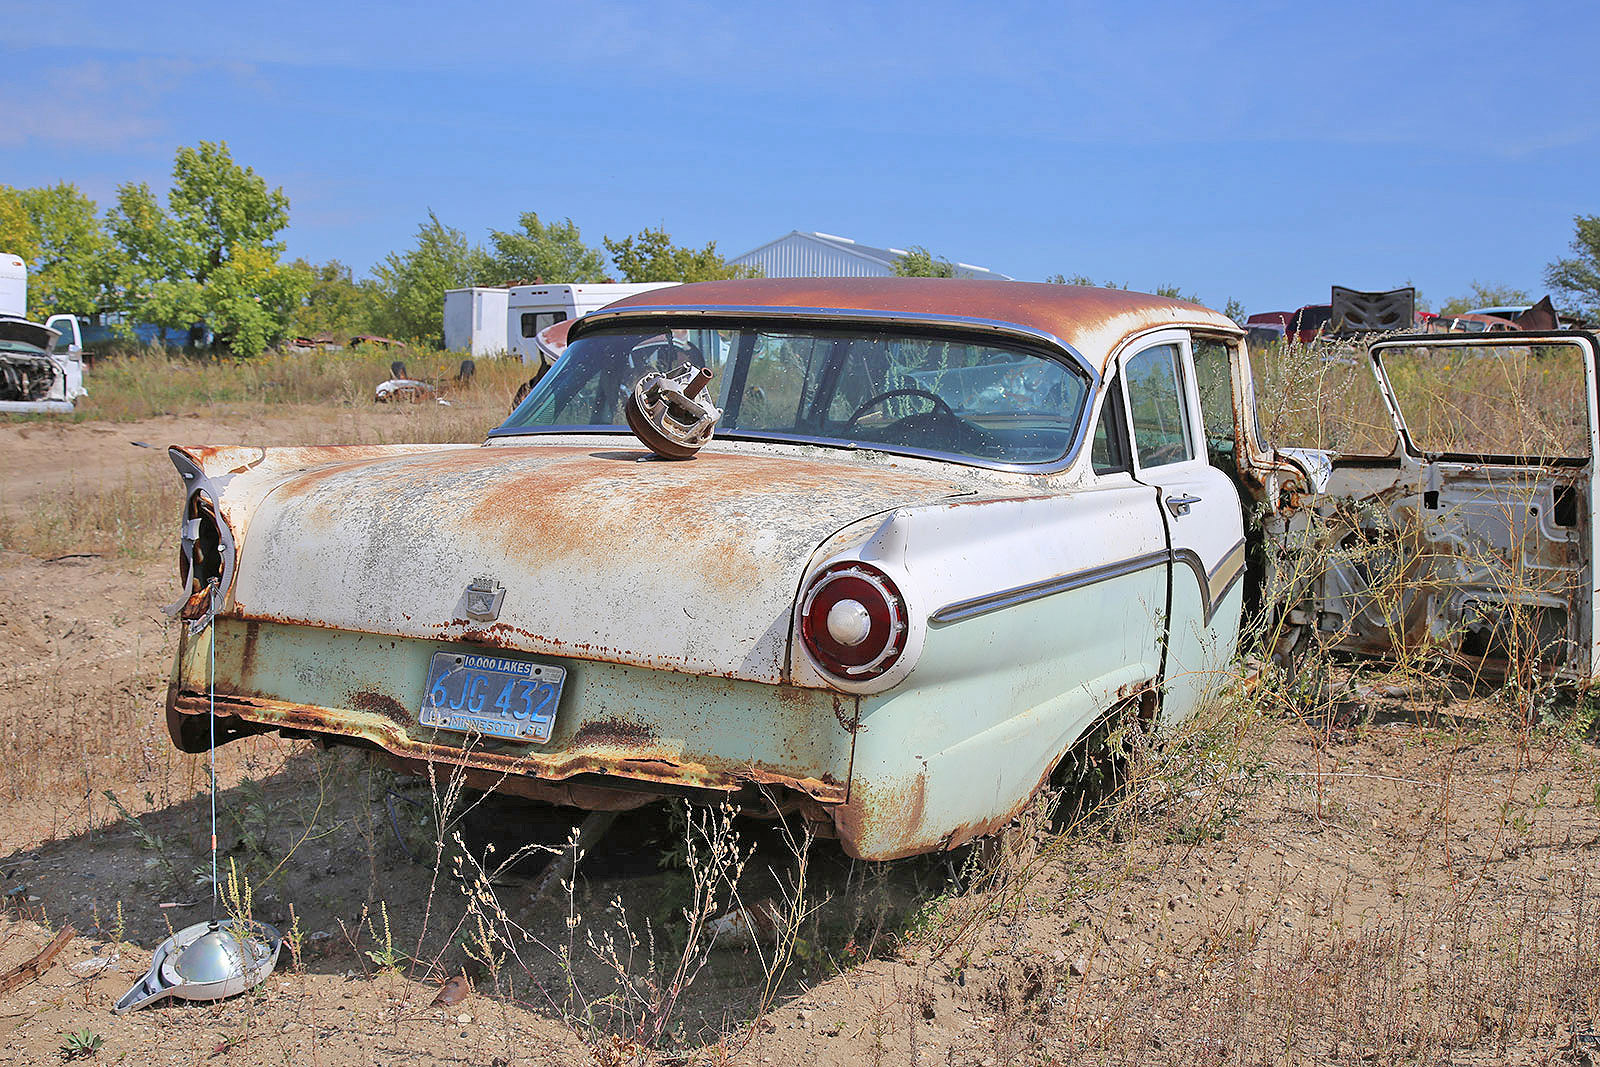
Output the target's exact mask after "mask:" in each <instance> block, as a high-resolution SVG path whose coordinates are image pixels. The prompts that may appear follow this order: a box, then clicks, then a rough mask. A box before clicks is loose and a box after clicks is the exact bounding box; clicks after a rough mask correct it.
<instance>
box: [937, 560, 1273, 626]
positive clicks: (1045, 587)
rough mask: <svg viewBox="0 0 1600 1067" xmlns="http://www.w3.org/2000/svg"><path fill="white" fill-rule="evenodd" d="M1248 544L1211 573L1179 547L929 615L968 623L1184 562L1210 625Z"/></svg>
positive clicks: (988, 595)
mask: <svg viewBox="0 0 1600 1067" xmlns="http://www.w3.org/2000/svg"><path fill="white" fill-rule="evenodd" d="M1244 556H1245V543H1244V540H1243V539H1241V540H1240V541H1239V543H1238V544H1236V545H1234V546H1233V547H1232V548H1230V549H1228V552H1227V554H1226V555H1224V556H1223V557H1222V560H1221V561H1220V562H1219V563H1218V564H1217V566H1216V568H1215V569H1214V570H1212V571H1211V573H1210V574H1207V573H1206V569H1205V564H1204V563H1203V562H1202V561H1201V559H1200V556H1199V553H1197V552H1195V551H1194V550H1193V549H1190V548H1179V549H1175V550H1171V551H1161V552H1146V553H1145V554H1144V555H1141V556H1133V557H1130V558H1128V559H1124V560H1118V561H1117V562H1116V563H1106V564H1103V565H1101V566H1098V567H1090V568H1089V569H1087V570H1082V571H1074V572H1073V573H1071V574H1062V575H1057V576H1056V577H1054V578H1046V579H1044V580H1043V581H1039V582H1030V583H1028V584H1027V585H1018V586H1013V587H1012V588H1010V589H1002V590H1000V591H999V592H995V593H985V594H984V595H983V596H976V597H971V598H969V599H967V600H958V601H956V602H955V603H953V604H946V605H945V606H944V607H942V608H940V609H938V610H937V611H935V612H934V613H933V614H931V615H929V616H928V622H929V624H930V625H933V626H945V625H948V624H950V623H953V622H965V621H966V620H967V619H975V618H977V617H978V616H980V615H987V614H989V613H990V612H992V611H1000V610H1001V609H1003V608H1012V607H1016V606H1017V605H1019V604H1026V603H1028V602H1030V601H1034V600H1042V599H1044V598H1045V597H1047V596H1054V595H1056V594H1057V593H1065V592H1067V591H1069V590H1072V589H1082V588H1083V587H1085V586H1089V585H1095V584H1096V583H1098V582H1105V581H1110V580H1111V579H1112V578H1121V577H1123V576H1125V575H1129V574H1133V573H1135V572H1136V571H1142V570H1144V569H1146V568H1148V567H1157V566H1162V565H1164V564H1166V563H1169V562H1171V563H1183V564H1185V565H1187V566H1188V568H1189V569H1190V571H1192V572H1193V573H1194V576H1195V578H1196V580H1197V581H1198V582H1199V585H1200V601H1201V604H1202V610H1203V612H1204V616H1205V622H1206V625H1210V623H1211V619H1212V617H1213V616H1215V614H1216V611H1217V608H1218V607H1219V606H1220V605H1221V604H1222V601H1223V599H1224V598H1226V597H1227V595H1228V593H1229V592H1230V591H1231V590H1232V589H1233V587H1234V585H1235V584H1236V583H1237V582H1238V581H1239V579H1240V578H1241V577H1243V575H1244Z"/></svg>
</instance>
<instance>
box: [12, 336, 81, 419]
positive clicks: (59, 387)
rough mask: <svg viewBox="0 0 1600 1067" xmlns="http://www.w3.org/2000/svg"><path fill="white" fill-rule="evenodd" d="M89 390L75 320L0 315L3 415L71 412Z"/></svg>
mask: <svg viewBox="0 0 1600 1067" xmlns="http://www.w3.org/2000/svg"><path fill="white" fill-rule="evenodd" d="M88 392H89V391H88V390H87V389H85V388H84V386H83V344H82V343H81V341H80V340H79V331H78V320H77V319H76V318H74V317H73V316H71V315H52V316H51V317H50V320H49V321H48V322H47V323H37V322H29V321H28V320H27V319H22V318H13V317H10V316H4V315H0V413H26V412H50V413H55V414H60V413H64V412H70V411H71V410H72V408H73V404H74V402H75V401H76V400H77V399H78V398H79V397H80V396H87V395H88Z"/></svg>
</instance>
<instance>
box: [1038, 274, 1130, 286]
mask: <svg viewBox="0 0 1600 1067" xmlns="http://www.w3.org/2000/svg"><path fill="white" fill-rule="evenodd" d="M1045 281H1047V282H1049V283H1050V284H1051V285H1087V286H1090V287H1091V288H1095V287H1097V288H1100V289H1126V288H1127V287H1128V283H1127V282H1123V283H1122V284H1120V285H1119V284H1117V283H1116V282H1097V281H1095V280H1094V279H1093V278H1091V277H1089V276H1088V275H1087V274H1074V275H1073V276H1072V277H1070V278H1069V277H1067V276H1066V275H1065V274H1052V275H1050V277H1048V278H1046V279H1045Z"/></svg>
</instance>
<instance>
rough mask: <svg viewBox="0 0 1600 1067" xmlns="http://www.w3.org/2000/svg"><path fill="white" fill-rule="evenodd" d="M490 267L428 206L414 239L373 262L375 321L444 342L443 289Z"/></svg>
mask: <svg viewBox="0 0 1600 1067" xmlns="http://www.w3.org/2000/svg"><path fill="white" fill-rule="evenodd" d="M488 273H489V256H488V254H487V253H486V252H484V250H483V249H482V248H481V247H479V246H478V245H474V244H471V243H470V242H468V240H467V237H466V234H464V233H462V232H461V231H460V230H457V229H454V228H452V227H450V226H446V225H445V224H444V223H442V222H440V221H439V216H437V215H435V214H434V213H433V212H432V211H429V212H428V221H427V222H424V223H422V224H421V225H419V226H418V227H417V241H416V244H415V245H413V246H412V247H411V248H410V249H409V250H408V251H406V252H391V253H389V255H388V256H387V257H385V259H384V261H383V262H382V263H379V264H378V265H377V266H376V267H373V268H372V274H373V277H374V279H375V280H376V283H377V291H378V293H379V294H380V295H381V296H382V298H383V304H382V306H381V308H380V312H379V316H378V327H379V329H381V330H382V332H384V333H386V334H389V335H390V336H392V337H404V338H406V339H407V340H418V341H424V342H427V343H430V344H434V345H443V344H444V291H445V290H446V289H460V288H464V287H465V286H469V285H476V284H478V283H479V282H480V281H482V280H484V279H485V277H486V276H487V275H488Z"/></svg>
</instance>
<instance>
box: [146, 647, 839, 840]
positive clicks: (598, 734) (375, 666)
mask: <svg viewBox="0 0 1600 1067" xmlns="http://www.w3.org/2000/svg"><path fill="white" fill-rule="evenodd" d="M213 639H214V640H215V651H216V659H215V663H216V684H215V690H214V693H213V692H209V691H208V687H207V684H206V682H207V674H208V669H209V663H210V659H211V652H212V647H211V646H212V642H213ZM448 647H453V646H450V645H447V644H445V643H442V642H436V641H423V640H416V639H407V638H393V637H385V636H380V635H376V634H362V633H352V632H349V631H336V630H324V629H318V628H315V627H305V626H289V625H284V624H281V623H269V622H254V621H246V620H240V619H229V618H219V619H217V620H216V623H215V625H214V626H212V627H210V628H208V629H207V630H205V631H203V632H202V633H200V634H197V635H193V636H191V635H188V634H187V633H185V634H183V635H182V636H181V638H180V643H179V650H178V658H177V663H176V665H175V667H174V671H173V677H172V682H171V685H170V686H169V689H168V695H167V725H168V730H169V732H170V733H171V735H172V739H173V742H174V743H175V744H176V745H177V746H178V747H179V748H181V749H183V750H185V751H204V750H205V748H207V747H208V746H209V743H210V738H211V724H210V723H209V722H208V720H207V713H208V711H210V710H211V708H212V707H213V701H214V707H215V711H216V715H217V722H216V727H215V729H216V739H217V742H218V743H219V744H221V743H226V742H227V741H230V740H233V739H235V738H237V737H241V736H245V735H247V734H251V733H261V732H266V731H283V732H286V733H287V734H289V735H290V736H305V737H311V738H313V739H316V740H319V741H321V742H324V743H330V744H349V745H355V746H358V747H363V748H368V749H370V750H373V751H375V752H378V753H381V754H383V755H386V756H387V757H388V758H389V760H390V761H391V762H392V763H394V764H396V765H397V766H399V767H402V768H404V769H406V770H411V771H416V772H420V773H430V767H431V768H433V770H432V771H431V773H434V774H436V775H438V776H440V777H447V776H448V775H449V774H450V773H452V770H453V769H456V768H459V769H460V770H461V771H463V772H465V773H466V774H467V777H468V784H469V785H481V786H493V787H494V788H497V789H500V790H502V791H505V792H513V793H518V794H521V795H525V796H531V797H534V798H536V799H540V800H545V801H548V802H550V803H558V804H572V805H575V806H579V807H585V808H591V809H618V808H627V807H634V806H637V805H639V804H643V803H647V802H648V801H649V800H651V799H653V798H655V797H660V796H672V795H684V794H690V795H708V794H709V795H712V796H715V795H719V794H720V795H724V796H728V795H743V794H749V795H753V796H754V797H755V798H756V799H759V798H760V796H761V794H763V793H766V794H768V795H769V797H771V796H775V795H777V794H785V795H786V799H787V800H789V801H793V802H799V801H804V802H806V804H805V806H806V807H808V808H809V809H812V810H811V811H810V814H812V815H814V816H818V817H819V821H824V820H826V819H827V816H826V814H825V809H826V807H828V806H831V805H838V804H842V803H844V802H845V801H846V800H848V798H849V776H850V761H851V757H852V754H853V749H854V742H855V735H854V733H853V732H852V729H851V726H852V723H853V721H854V716H855V714H856V701H855V698H854V697H849V696H845V695H842V694H835V693H829V692H825V691H821V690H808V689H798V688H793V687H788V686H773V685H764V684H761V683H757V682H747V681H741V680H738V679H728V678H711V677H705V676H700V675H683V674H674V673H672V672H667V671H654V670H648V669H644V668H639V667H633V666H628V665H624V664H614V663H603V662H593V661H587V660H575V659H563V658H559V657H550V656H529V657H527V658H529V659H533V660H536V661H538V662H548V663H553V664H557V665H559V666H562V667H565V668H566V670H567V681H566V686H565V688H564V690H563V692H562V696H561V703H560V707H559V708H558V711H557V717H556V723H555V728H554V731H553V733H552V736H551V739H550V741H549V742H548V743H546V744H544V745H528V744H520V743H513V742H499V741H495V740H493V739H484V738H479V737H468V736H466V735H462V734H456V733H452V732H448V731H439V730H434V729H432V728H430V727H426V726H422V725H420V724H419V723H418V722H417V712H418V710H419V709H420V707H421V703H422V695H423V688H424V682H425V678H426V675H427V663H428V660H429V658H430V657H431V655H432V654H433V652H435V651H437V650H439V649H441V648H448ZM500 654H502V655H504V654H506V653H504V652H501V653H500ZM790 806H791V807H793V806H794V804H793V803H791V804H790Z"/></svg>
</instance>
